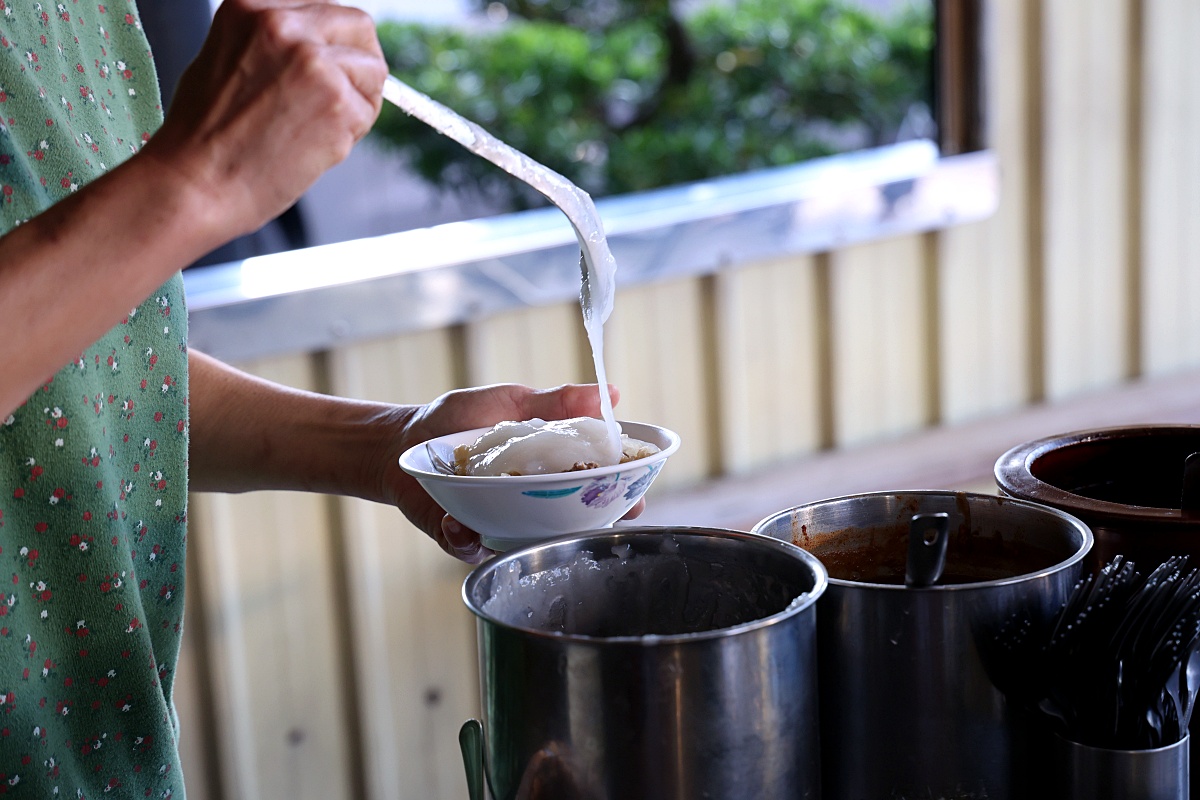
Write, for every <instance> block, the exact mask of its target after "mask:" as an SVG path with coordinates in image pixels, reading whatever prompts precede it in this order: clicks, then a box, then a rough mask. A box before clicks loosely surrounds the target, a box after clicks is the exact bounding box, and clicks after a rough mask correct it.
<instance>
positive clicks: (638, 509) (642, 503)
mask: <svg viewBox="0 0 1200 800" xmlns="http://www.w3.org/2000/svg"><path fill="white" fill-rule="evenodd" d="M645 510H646V499H645V498H644V497H643V498H642V499H640V500H638V501H637V502H636V503H634V504H633V508H631V509H629V510H628V511H626V512H625V516H623V517H621V519H637V518H638V517H640V516H641V515H642V512H643V511H645Z"/></svg>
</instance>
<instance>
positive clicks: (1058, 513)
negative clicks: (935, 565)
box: [752, 489, 1095, 593]
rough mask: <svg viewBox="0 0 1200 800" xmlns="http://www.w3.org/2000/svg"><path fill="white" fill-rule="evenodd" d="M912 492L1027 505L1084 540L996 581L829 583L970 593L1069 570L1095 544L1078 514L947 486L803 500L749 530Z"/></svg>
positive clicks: (833, 581)
mask: <svg viewBox="0 0 1200 800" xmlns="http://www.w3.org/2000/svg"><path fill="white" fill-rule="evenodd" d="M913 495H918V496H922V497H928V496H936V497H962V498H966V499H968V500H973V499H979V500H981V501H983V502H988V503H996V504H1001V503H1003V504H1012V505H1017V506H1021V507H1024V508H1028V509H1031V510H1034V511H1037V512H1039V513H1043V514H1048V515H1050V516H1054V517H1058V518H1059V519H1060V520H1061V521H1063V522H1065V523H1067V525H1069V526H1070V527H1072V528H1074V529H1075V530H1076V531H1078V532H1079V533H1080V534H1082V536H1083V541H1082V542H1081V543H1080V545H1079V547H1078V548H1076V550H1075V552H1074V553H1072V554H1071V555H1070V556H1068V557H1067V558H1065V559H1064V560H1062V561H1059V562H1057V563H1055V564H1052V565H1051V566H1049V567H1046V568H1045V569H1040V570H1037V571H1036V572H1023V573H1021V574H1020V575H1013V576H1010V577H1008V578H997V579H996V580H991V581H976V582H972V583H945V584H935V585H933V586H904V585H903V584H895V583H870V582H867V581H851V580H846V579H845V578H833V577H830V578H829V585H830V586H837V587H839V588H847V589H855V590H862V589H878V590H881V591H886V592H917V593H942V592H973V591H979V590H988V589H996V588H1000V587H1004V586H1013V585H1015V584H1020V583H1026V582H1029V581H1033V580H1039V579H1041V578H1045V577H1047V576H1049V575H1053V574H1055V573H1058V572H1062V571H1063V570H1065V569H1068V568H1070V567H1072V566H1074V565H1075V564H1078V563H1079V562H1081V561H1083V560H1084V559H1085V558H1086V557H1087V554H1088V553H1089V552H1091V549H1092V546H1093V545H1094V544H1095V536H1094V534H1093V533H1092V529H1091V528H1089V527H1088V526H1087V524H1086V523H1085V522H1084V521H1083V520H1081V519H1079V518H1078V517H1076V516H1074V515H1073V514H1069V513H1067V512H1066V511H1063V510H1061V509H1058V508H1054V507H1052V506H1048V505H1045V504H1043V503H1034V502H1030V501H1028V500H1023V499H1021V498H1018V497H1005V496H1001V495H994V494H984V493H982V492H956V491H952V490H948V489H898V490H889V491H883V492H863V493H861V494H848V495H842V496H840V497H830V498H827V499H825V500H816V501H814V502H812V503H804V504H802V505H798V506H793V507H792V508H788V509H784V510H783V511H777V512H775V513H774V514H771V515H770V516H767V517H764V518H763V519H761V520H759V522H758V523H756V524H755V526H754V528H753V529H752V531H753V532H754V533H755V534H757V535H760V536H767V535H768V534H763V533H759V531H760V530H761V529H762V528H763V527H764V526H766V525H767V524H768V523H770V522H773V521H775V520H777V519H779V518H781V517H785V516H791V515H792V514H794V513H795V512H797V511H802V510H804V509H809V508H814V507H816V506H823V505H829V504H831V503H838V502H843V501H847V500H869V499H871V498H874V497H902V496H903V497H910V496H913ZM771 538H774V537H771ZM776 541H782V540H776ZM801 549H803V548H801ZM805 552H808V551H805ZM810 555H811V554H810ZM813 557H814V558H816V556H813ZM818 560H819V559H818Z"/></svg>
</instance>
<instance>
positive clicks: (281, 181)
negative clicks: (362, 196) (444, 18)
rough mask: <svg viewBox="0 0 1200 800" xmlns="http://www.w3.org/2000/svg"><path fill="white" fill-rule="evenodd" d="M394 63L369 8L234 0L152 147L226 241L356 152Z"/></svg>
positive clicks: (221, 11)
mask: <svg viewBox="0 0 1200 800" xmlns="http://www.w3.org/2000/svg"><path fill="white" fill-rule="evenodd" d="M386 75H387V65H386V64H385V62H384V60H383V54H382V51H381V50H380V47H379V41H378V39H377V37H376V34H375V26H374V23H373V21H372V20H371V17H370V16H369V15H367V14H366V13H364V12H362V11H360V10H358V9H354V8H348V7H343V6H339V5H337V4H336V3H334V2H327V1H326V0H224V2H223V3H221V5H220V7H219V8H218V9H217V11H216V14H215V16H214V18H213V24H212V28H211V30H210V32H209V35H208V39H207V40H206V41H205V44H204V47H203V48H202V49H201V51H200V54H199V55H198V56H197V57H196V60H195V61H194V62H193V63H192V65H191V66H190V67H189V68H188V70H187V72H185V73H184V75H183V77H182V79H181V80H180V83H179V87H178V90H177V92H176V95H175V99H174V101H173V103H172V107H171V111H170V113H169V114H168V115H167V118H166V120H165V121H164V123H163V126H162V128H161V129H160V130H159V131H158V133H157V134H155V136H154V137H152V139H151V140H150V142H149V143H148V144H147V145H146V147H145V148H143V155H144V156H146V157H148V158H156V159H158V160H159V162H160V163H161V165H162V167H163V169H165V170H169V171H173V172H175V173H178V174H181V176H182V178H183V180H184V184H185V185H187V186H189V187H191V188H193V189H194V190H196V191H199V192H201V193H202V194H203V195H204V202H202V203H200V204H199V205H200V207H202V208H205V209H207V212H208V214H209V216H208V217H206V218H205V219H203V220H200V222H201V223H202V224H204V223H207V224H209V225H211V226H212V228H213V237H214V243H221V242H224V241H226V240H228V239H231V238H234V237H235V236H237V235H239V234H243V233H247V232H250V231H253V230H256V229H257V228H259V227H261V226H262V225H263V224H264V223H266V222H267V221H268V220H270V219H271V218H273V217H274V216H276V215H277V214H279V213H280V212H282V211H283V210H284V209H286V208H287V207H288V206H289V205H291V204H292V203H293V202H295V200H296V199H297V198H298V197H299V196H300V194H301V193H303V192H304V190H305V189H307V188H308V187H309V186H310V185H311V184H312V183H313V182H314V181H315V180H316V179H317V178H318V177H319V176H320V175H321V174H322V173H323V172H324V171H325V170H326V169H328V168H329V167H331V166H333V165H334V164H336V163H338V162H339V161H341V160H342V159H344V158H345V157H346V155H347V154H348V153H349V152H350V149H351V148H352V147H353V145H354V144H355V143H356V142H357V141H358V140H359V139H361V138H362V137H363V136H364V135H366V133H367V132H368V131H369V130H370V128H371V125H372V123H373V122H374V120H375V118H376V116H378V114H379V109H380V104H381V102H382V100H381V98H382V89H383V81H384V78H385V77H386Z"/></svg>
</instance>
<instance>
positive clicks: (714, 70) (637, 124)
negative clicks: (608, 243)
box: [375, 0, 933, 208]
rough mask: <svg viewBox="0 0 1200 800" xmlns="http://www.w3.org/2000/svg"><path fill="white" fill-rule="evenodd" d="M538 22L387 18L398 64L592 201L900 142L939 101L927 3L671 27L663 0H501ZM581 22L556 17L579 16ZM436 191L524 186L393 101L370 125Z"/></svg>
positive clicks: (768, 10)
mask: <svg viewBox="0 0 1200 800" xmlns="http://www.w3.org/2000/svg"><path fill="white" fill-rule="evenodd" d="M508 5H509V6H510V8H512V9H513V10H514V11H522V6H524V11H523V13H524V14H526V15H527V16H534V17H539V16H540V17H541V18H539V19H520V20H512V21H510V22H509V23H507V24H506V25H503V26H501V27H497V28H488V29H487V30H475V31H467V30H458V29H448V28H434V27H425V26H420V25H412V24H398V23H383V24H381V25H380V27H379V35H380V41H381V43H382V44H383V49H384V53H385V54H386V56H387V58H388V61H389V63H390V65H391V67H392V71H393V72H394V73H395V74H396V75H397V76H398V77H400V78H401V79H402V80H404V81H405V82H407V83H409V84H410V85H412V86H413V87H414V88H416V89H418V90H420V91H422V92H424V93H426V94H428V95H430V96H431V97H433V98H435V99H437V100H439V101H441V102H442V103H445V104H446V105H447V106H449V107H451V108H453V109H454V110H456V111H458V112H459V113H460V114H462V115H463V116H465V117H467V118H468V119H471V120H474V121H475V122H478V123H479V124H480V125H482V126H483V127H485V128H487V129H488V130H489V131H490V132H491V133H493V134H494V135H496V136H497V137H499V138H500V139H502V140H504V141H506V142H508V143H509V144H511V145H512V146H513V147H516V148H517V149H519V150H523V151H524V152H526V153H528V154H529V155H530V156H532V157H533V158H535V159H537V160H539V161H541V162H542V163H544V164H546V165H548V166H550V167H552V168H553V169H555V170H557V171H559V172H561V173H562V174H564V175H566V176H567V177H568V178H570V179H571V180H573V181H574V182H576V183H577V184H579V185H580V186H582V187H583V188H584V189H586V190H588V191H589V192H590V193H592V194H593V195H596V196H601V195H605V194H615V193H622V192H629V191H637V190H643V189H650V188H654V187H659V186H667V185H670V184H674V183H680V182H684V181H691V180H700V179H703V178H709V177H713V176H717V175H724V174H730V173H735V172H741V171H745V170H750V169H757V168H762V167H768V166H775V165H782V164H789V163H793V162H796V161H799V160H802V159H805V158H811V157H814V156H821V155H828V154H831V153H834V152H838V151H841V150H845V149H852V148H855V147H861V146H874V145H878V144H883V143H886V142H889V141H892V140H893V139H894V137H895V135H896V131H897V129H898V128H899V127H900V124H901V122H902V120H904V118H905V115H906V114H907V113H909V111H910V109H911V108H913V107H914V106H915V105H916V104H920V103H923V102H927V100H928V98H930V97H931V96H932V90H931V72H932V70H931V58H932V47H933V26H932V16H931V11H930V10H929V9H928V7H927V6H926V5H924V4H920V5H909V6H906V7H905V8H904V9H903V10H902V11H900V12H899V13H897V14H895V15H894V16H892V17H880V16H877V15H874V14H871V13H869V12H867V11H864V10H862V9H860V8H859V7H857V6H855V5H853V4H850V3H847V2H845V0H740V2H737V3H733V4H723V3H722V4H716V5H713V6H710V7H708V8H706V9H704V10H702V11H700V12H698V13H696V14H693V15H691V16H688V17H686V18H683V19H679V20H677V19H675V18H674V17H673V16H671V14H670V10H669V7H668V6H667V4H666V3H665V2H655V3H649V4H642V5H641V6H640V7H641V8H642V9H643V10H652V11H653V10H657V11H660V12H661V13H658V14H655V13H644V12H643V13H641V14H630V13H627V9H628V5H627V4H623V3H620V2H616V0H590V2H586V3H582V4H569V3H565V2H563V1H562V0H508ZM572 9H574V10H575V12H576V18H575V19H574V21H575V22H577V23H578V24H580V25H586V27H573V26H571V25H567V24H564V23H563V22H561V21H558V20H559V19H565V18H569V17H570V13H571V11H572ZM375 132H376V134H378V136H379V137H381V138H382V139H383V140H384V141H385V142H387V143H389V144H390V145H393V146H395V147H396V148H397V149H399V150H400V152H402V153H403V154H404V155H405V156H406V157H407V158H408V159H409V160H410V162H411V163H412V165H413V167H414V169H415V170H416V171H417V172H418V173H419V174H420V175H422V176H423V177H424V178H426V179H427V180H429V181H430V182H432V183H433V184H435V185H437V186H439V187H442V188H446V189H451V190H466V191H476V192H482V193H484V194H486V195H488V196H492V197H495V198H498V199H501V200H506V201H507V202H508V204H509V205H510V206H511V207H513V208H521V207H526V206H528V205H532V204H535V203H538V202H540V197H538V196H536V195H532V194H531V193H530V192H529V191H528V190H527V189H526V188H525V187H524V185H523V184H520V183H519V182H517V181H515V180H513V179H512V178H509V177H508V176H506V175H504V174H503V173H500V172H499V170H497V169H496V168H495V167H493V166H491V165H490V164H488V163H487V162H485V161H484V160H483V159H480V158H478V157H476V156H474V155H472V154H470V153H468V152H467V151H466V150H464V149H462V148H461V147H459V145H457V144H455V143H454V142H452V141H450V140H449V139H447V138H445V137H443V136H441V135H439V134H437V133H435V132H434V131H432V130H431V129H429V128H427V127H426V126H424V125H423V124H422V123H419V122H417V121H415V120H412V119H410V118H408V117H406V116H405V115H404V114H402V113H400V112H398V111H397V110H395V109H391V108H388V109H385V110H384V113H383V115H382V116H381V117H380V120H379V122H378V123H377V125H376V129H375Z"/></svg>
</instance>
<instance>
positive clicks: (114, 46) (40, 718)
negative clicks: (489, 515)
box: [0, 0, 617, 798]
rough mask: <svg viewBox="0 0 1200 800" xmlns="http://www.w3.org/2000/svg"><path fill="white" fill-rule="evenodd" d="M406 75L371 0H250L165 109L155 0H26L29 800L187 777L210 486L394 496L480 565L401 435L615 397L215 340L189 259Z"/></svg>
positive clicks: (10, 90) (8, 327)
mask: <svg viewBox="0 0 1200 800" xmlns="http://www.w3.org/2000/svg"><path fill="white" fill-rule="evenodd" d="M385 74H386V66H385V64H384V61H383V58H382V56H381V53H380V49H379V44H378V40H377V39H376V36H375V30H374V26H373V24H372V22H371V20H370V18H369V17H368V16H367V15H366V14H364V13H363V12H361V11H358V10H355V9H352V8H348V7H343V6H340V5H337V4H335V3H332V2H322V1H321V0H224V2H223V3H222V5H221V6H220V8H219V9H218V10H217V12H216V14H215V16H214V18H213V22H212V28H211V32H210V35H209V37H208V38H207V40H206V42H205V44H204V46H203V48H202V49H201V51H200V54H199V55H198V56H197V58H196V60H195V62H194V63H193V64H192V66H191V67H189V69H188V70H187V72H186V73H185V74H184V76H183V77H182V79H181V80H180V83H179V86H178V89H177V92H176V96H175V100H174V103H173V104H172V106H171V109H170V111H169V113H168V114H167V116H166V119H165V120H163V119H162V117H161V112H160V110H159V108H160V101H159V93H158V86H157V82H156V77H155V71H154V66H153V62H152V58H151V55H150V52H149V48H148V47H147V44H146V40H145V37H144V35H143V33H142V31H141V27H140V21H139V17H138V10H137V7H136V5H135V4H134V3H133V0H100V1H99V2H98V3H79V2H78V0H62V2H58V3H52V2H49V0H0V233H2V234H3V235H2V237H0V567H2V569H0V577H3V588H2V589H0V794H2V795H4V796H5V797H19V798H27V797H28V798H47V797H72V798H78V797H100V796H102V795H104V794H109V796H119V797H155V798H181V797H183V796H184V791H185V787H184V781H183V776H182V775H181V770H180V765H179V757H178V751H177V747H176V738H177V736H178V729H177V726H178V723H177V721H176V720H175V717H174V712H173V707H172V688H173V681H174V670H175V664H176V659H177V655H178V651H179V640H180V633H181V630H182V624H183V596H184V585H185V575H186V559H185V542H186V524H187V492H188V490H189V488H190V489H194V490H208V491H247V490H252V489H302V490H310V491H317V492H330V493H340V494H344V495H350V496H355V497H361V498H366V499H368V500H373V501H378V502H382V503H389V504H393V505H395V506H397V507H399V508H400V509H401V510H402V511H403V513H404V514H405V515H407V516H408V518H409V519H411V520H412V521H413V522H414V523H415V524H416V525H418V526H419V527H420V528H421V529H422V530H424V531H425V532H426V533H427V534H429V535H430V536H432V537H433V538H434V539H435V540H436V541H437V542H438V544H439V545H441V546H442V547H443V548H444V549H445V550H446V551H448V552H449V553H451V554H453V555H455V556H457V557H459V558H461V559H463V560H465V561H468V562H474V561H478V560H481V559H482V558H485V557H486V556H487V555H488V553H487V551H486V550H484V549H483V548H482V547H481V546H480V543H479V538H478V536H477V535H476V534H475V533H474V532H473V531H470V530H467V529H465V528H464V527H463V526H461V525H460V524H458V523H457V522H455V521H454V520H453V519H450V518H448V517H446V515H445V514H444V512H443V511H442V509H440V508H439V507H438V506H437V505H436V504H435V503H434V502H433V500H432V499H431V498H430V497H429V496H428V495H426V494H424V493H423V492H422V491H421V490H420V488H419V487H418V485H417V484H416V483H415V481H413V480H412V479H411V478H409V477H408V476H407V475H405V474H404V473H403V472H402V471H401V470H400V469H399V468H398V466H397V463H396V461H397V457H398V456H399V454H400V452H402V451H403V450H404V449H405V448H406V447H407V446H410V445H412V444H416V443H419V442H420V441H422V440H424V439H428V438H431V437H433V436H437V435H441V434H445V433H451V432H454V431H458V430H463V429H468V428H473V427H480V426H485V425H491V424H494V423H496V422H499V421H501V420H505V419H528V418H532V417H543V418H561V417H571V416H580V415H595V414H596V413H597V412H598V410H599V409H598V406H599V403H598V400H599V398H598V393H597V390H596V387H594V386H591V387H589V386H581V385H568V386H562V387H558V388H556V389H548V390H537V389H532V388H529V387H525V386H519V385H497V386H488V387H477V388H471V389H465V390H459V391H454V392H450V393H448V394H446V395H443V396H442V397H440V398H437V399H436V400H434V401H432V402H430V403H427V404H424V405H416V406H397V405H388V404H384V403H375V402H367V401H352V400H348V399H344V398H336V397H327V396H322V395H317V394H311V393H306V392H301V391H297V390H293V389H290V388H287V387H282V386H278V385H275V384H272V383H269V382H266V381H263V380H259V379H256V378H253V377H251V376H248V375H246V374H244V373H242V372H239V371H237V370H235V369H233V368H231V367H229V366H227V365H224V364H222V363H220V362H219V361H217V360H215V359H213V358H210V357H208V356H205V355H203V354H201V353H198V352H195V351H189V349H188V347H187V317H186V310H185V305H184V297H183V293H182V281H181V278H180V275H179V270H180V269H181V268H182V267H183V266H184V265H186V264H188V263H190V262H191V261H193V260H194V259H195V258H196V257H197V256H199V255H201V254H203V253H205V252H208V251H210V250H212V249H213V248H214V247H215V246H217V245H219V244H220V243H222V242H224V241H227V240H229V239H232V238H234V237H236V236H239V235H242V234H245V233H247V232H249V231H252V230H255V229H256V228H257V227H258V226H260V225H262V224H263V223H264V222H266V221H267V220H269V219H272V218H273V217H275V216H277V215H278V214H279V213H280V212H281V211H283V210H284V209H286V208H287V207H289V206H290V205H291V204H292V203H294V202H295V200H296V199H297V198H298V197H299V195H300V194H301V192H303V191H304V189H305V188H306V187H308V186H309V185H310V184H311V183H312V182H313V181H314V180H315V179H316V178H317V177H318V176H319V175H320V174H321V173H322V172H323V171H324V170H325V169H327V168H328V167H330V166H331V165H333V164H334V163H336V162H338V161H339V160H340V159H342V158H344V157H345V156H346V154H347V153H348V152H349V150H350V148H351V147H353V145H354V143H355V142H357V141H358V140H359V139H360V138H362V136H364V135H365V134H366V132H367V131H368V129H369V128H370V126H371V124H372V122H373V121H374V119H375V117H376V115H377V114H378V112H379V108H380V97H381V87H382V83H383V79H384V76H385ZM64 365H65V366H64ZM610 391H611V392H612V395H613V398H614V400H615V399H616V395H617V393H616V391H615V389H613V390H610Z"/></svg>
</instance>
